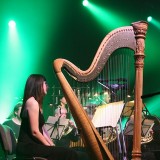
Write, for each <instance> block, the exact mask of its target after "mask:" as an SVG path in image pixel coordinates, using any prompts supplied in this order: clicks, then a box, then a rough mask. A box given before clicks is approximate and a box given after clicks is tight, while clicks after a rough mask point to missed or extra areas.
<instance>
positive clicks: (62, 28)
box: [0, 0, 160, 117]
mask: <svg viewBox="0 0 160 160" xmlns="http://www.w3.org/2000/svg"><path fill="white" fill-rule="evenodd" d="M91 2H92V3H94V4H95V5H97V6H100V7H102V8H103V9H106V10H111V11H112V13H115V14H116V17H117V19H114V18H113V20H112V21H113V22H114V23H115V24H116V26H112V24H110V23H108V21H107V19H106V22H105V21H104V22H103V23H104V24H105V27H104V26H102V25H101V24H100V23H99V22H98V21H97V19H96V18H95V17H94V16H93V15H92V13H91V12H89V11H88V10H87V9H86V8H85V7H84V6H83V5H82V1H81V0H1V1H0V37H2V36H3V33H4V31H5V25H6V23H7V21H8V20H9V19H10V17H11V18H12V19H15V20H17V27H19V28H18V29H19V33H20V34H21V35H23V39H22V41H21V42H22V43H23V41H24V42H25V47H26V46H27V47H28V48H29V51H28V52H27V51H26V50H25V52H26V53H27V54H28V55H31V56H32V58H31V59H32V60H33V62H34V63H33V64H32V65H31V68H30V69H29V70H26V68H23V67H22V70H21V71H19V72H18V73H17V75H16V76H17V77H18V78H17V81H18V82H17V83H18V84H19V82H20V80H21V81H22V84H21V86H18V84H16V85H14V84H13V85H14V87H15V90H20V93H17V94H18V95H16V96H21V95H22V94H23V86H24V82H25V80H26V78H27V77H28V75H29V74H31V73H35V72H36V73H42V74H44V75H45V76H46V77H47V81H48V84H49V86H50V90H49V92H48V96H47V97H46V100H45V105H46V106H48V104H49V103H52V87H53V86H58V85H59V84H58V81H57V79H56V77H55V74H54V72H53V68H52V63H53V61H54V60H55V59H57V58H65V59H67V60H69V61H71V62H73V63H74V64H75V65H76V66H78V67H80V68H81V69H84V70H85V69H87V68H88V67H89V65H90V64H91V62H92V60H93V58H94V55H95V53H96V51H97V49H98V47H99V45H100V43H101V41H102V40H103V38H104V37H105V36H106V35H107V34H108V33H109V32H110V31H111V30H112V29H115V28H116V27H121V26H129V25H130V24H131V23H132V22H135V21H139V20H144V21H146V20H147V17H148V16H149V15H151V16H153V17H154V18H155V19H156V20H157V21H159V23H160V14H159V12H160V6H159V4H158V0H152V1H150V0H135V1H128V0H112V1H111V0H92V1H91ZM122 20H124V21H122ZM0 40H1V45H0V53H1V56H2V55H3V54H6V53H5V52H4V50H3V49H2V48H3V43H2V41H3V39H0ZM26 40H28V41H26ZM159 43H160V26H159V27H156V26H155V25H154V24H152V23H149V29H148V32H147V36H146V49H145V54H146V57H145V66H144V88H143V90H144V91H143V94H150V93H155V92H158V91H160V83H159V82H160V76H159V75H160V70H159V69H160V67H159V63H160V62H159V57H160V55H159V46H160V44H159ZM27 47H26V48H27ZM22 51H23V50H22ZM22 54H24V52H22ZM0 61H1V63H2V61H3V58H1V60H0ZM13 61H14V58H13ZM6 63H7V62H6ZM20 63H21V66H22V64H23V65H24V64H27V63H30V59H29V60H28V59H27V58H26V57H25V56H24V57H23V58H22V59H21V60H20ZM6 70H7V68H6ZM4 74H5V70H4V69H3V72H2V70H1V77H3V78H4V79H6V78H5V76H4ZM3 78H2V79H3ZM7 79H9V78H7ZM9 80H10V81H12V79H9ZM7 83H9V82H7ZM6 87H8V85H6ZM1 92H2V94H3V93H4V90H3V91H1ZM15 94H16V93H15ZM0 100H1V102H2V101H3V99H0ZM11 104H13V103H11ZM1 108H3V106H0V109H1ZM52 109H53V108H52V107H48V109H44V111H45V115H46V117H47V116H48V115H49V114H50V111H51V110H52Z"/></svg>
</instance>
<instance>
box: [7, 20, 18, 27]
mask: <svg viewBox="0 0 160 160" xmlns="http://www.w3.org/2000/svg"><path fill="white" fill-rule="evenodd" d="M8 25H9V27H11V28H14V27H15V26H16V23H15V21H13V20H11V21H9V23H8Z"/></svg>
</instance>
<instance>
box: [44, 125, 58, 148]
mask: <svg viewBox="0 0 160 160" xmlns="http://www.w3.org/2000/svg"><path fill="white" fill-rule="evenodd" d="M42 129H43V135H44V137H45V139H46V141H47V142H48V143H49V144H50V145H51V146H55V144H54V143H53V141H52V139H51V138H50V136H49V134H48V132H47V130H46V128H45V126H43V127H42Z"/></svg>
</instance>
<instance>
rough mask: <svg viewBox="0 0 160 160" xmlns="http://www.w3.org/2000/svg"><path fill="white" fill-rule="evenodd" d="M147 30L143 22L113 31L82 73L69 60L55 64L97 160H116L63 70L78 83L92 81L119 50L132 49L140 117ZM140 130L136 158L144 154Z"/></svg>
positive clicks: (88, 144) (86, 139)
mask: <svg viewBox="0 0 160 160" xmlns="http://www.w3.org/2000/svg"><path fill="white" fill-rule="evenodd" d="M146 30H147V23H146V22H144V21H139V22H135V23H132V26H127V27H121V28H118V29H115V30H113V31H111V32H110V33H109V34H108V35H106V37H105V38H104V39H103V41H102V43H101V44H100V46H99V48H98V50H97V52H96V55H95V57H94V59H93V62H92V63H91V65H90V67H89V68H88V69H87V70H85V71H82V70H81V69H79V68H78V67H76V66H75V65H74V64H73V63H71V62H70V61H68V60H66V59H56V60H55V61H54V62H53V67H54V71H55V73H56V75H57V78H58V80H59V82H60V85H61V87H62V91H63V94H64V96H65V98H66V100H67V102H68V104H69V107H70V111H71V113H72V115H73V117H74V120H75V122H76V125H77V127H78V128H79V129H80V130H81V135H82V138H83V140H84V142H85V145H86V146H87V147H88V148H89V149H90V151H91V153H92V154H93V158H94V159H95V160H108V159H110V160H113V159H114V158H113V156H112V155H111V153H110V151H109V150H108V148H107V146H106V145H105V143H104V142H103V140H102V138H101V137H100V135H99V133H98V131H97V130H96V128H95V127H94V125H93V124H92V122H91V120H90V119H89V118H88V116H87V114H86V112H85V111H84V109H83V107H82V105H81V104H80V102H79V100H78V98H77V97H76V95H75V93H74V91H73V90H72V88H71V86H70V84H69V83H68V81H67V79H66V78H65V76H64V74H63V73H62V68H64V69H65V70H66V71H67V72H68V73H69V75H70V76H71V77H72V78H74V79H75V80H76V81H79V82H89V81H92V80H93V79H95V78H96V77H97V76H98V75H99V73H100V72H101V71H102V69H103V67H104V65H105V64H106V63H107V60H108V58H109V56H110V55H111V54H112V53H113V52H114V51H115V50H116V49H119V48H130V49H131V50H134V51H135V59H136V63H135V66H136V67H135V68H136V70H137V72H136V79H135V81H136V85H137V87H135V89H136V90H135V94H137V95H136V96H135V98H136V99H135V110H136V112H135V116H138V117H139V115H140V114H141V106H142V101H141V95H142V73H143V71H142V69H143V58H144V39H145V34H146ZM139 66H141V70H139ZM139 72H140V73H139ZM139 74H140V77H139ZM136 108H137V109H136ZM139 112H140V113H139ZM140 117H141V116H140ZM135 119H136V118H135ZM140 122H141V121H136V123H137V125H138V126H139V127H138V129H139V130H141V127H140V126H141V124H140ZM136 128H137V127H136ZM139 130H138V131H137V130H135V131H134V134H136V136H135V138H137V139H138V142H136V140H135V141H134V145H135V148H136V150H135V151H133V156H135V157H136V156H137V155H138V156H139V153H140V152H141V151H140V147H139V146H140V145H139V144H140V137H141V131H139ZM137 147H138V150H137ZM134 152H135V155H134Z"/></svg>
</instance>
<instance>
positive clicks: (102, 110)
mask: <svg viewBox="0 0 160 160" xmlns="http://www.w3.org/2000/svg"><path fill="white" fill-rule="evenodd" d="M123 107H124V102H123V101H119V102H114V103H109V104H105V105H102V106H99V107H98V108H97V109H96V112H95V114H94V116H93V119H92V122H93V124H94V126H95V127H97V128H98V127H105V126H112V127H116V125H117V123H118V120H119V118H120V115H121V113H122V110H123Z"/></svg>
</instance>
